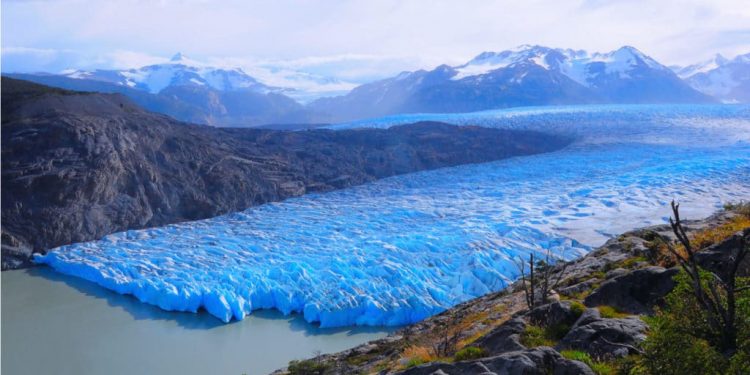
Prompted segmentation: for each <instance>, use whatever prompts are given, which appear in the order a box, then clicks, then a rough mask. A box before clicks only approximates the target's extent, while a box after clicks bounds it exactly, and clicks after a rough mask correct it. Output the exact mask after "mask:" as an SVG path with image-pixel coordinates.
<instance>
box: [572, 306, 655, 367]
mask: <svg viewBox="0 0 750 375" xmlns="http://www.w3.org/2000/svg"><path fill="white" fill-rule="evenodd" d="M584 317H585V318H586V319H587V320H588V323H586V324H577V325H576V326H575V328H573V329H571V330H570V332H568V334H567V335H565V337H564V338H563V339H562V340H561V341H560V343H559V344H558V349H561V350H564V349H575V350H582V351H586V352H588V353H589V354H591V355H592V356H594V357H596V358H606V357H624V356H626V355H628V354H635V353H631V349H629V348H628V346H636V345H638V344H639V343H640V342H642V341H643V340H645V339H646V335H645V332H646V329H647V328H648V326H647V325H646V323H644V322H643V321H642V320H641V319H639V318H638V317H628V318H622V319H592V317H591V316H590V315H584V316H582V318H584Z"/></svg>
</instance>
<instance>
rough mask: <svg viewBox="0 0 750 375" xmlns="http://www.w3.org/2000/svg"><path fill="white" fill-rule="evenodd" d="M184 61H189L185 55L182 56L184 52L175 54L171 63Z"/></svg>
mask: <svg viewBox="0 0 750 375" xmlns="http://www.w3.org/2000/svg"><path fill="white" fill-rule="evenodd" d="M183 60H187V58H186V57H185V55H183V54H182V52H177V53H175V54H174V56H172V58H171V59H169V61H172V62H178V61H183Z"/></svg>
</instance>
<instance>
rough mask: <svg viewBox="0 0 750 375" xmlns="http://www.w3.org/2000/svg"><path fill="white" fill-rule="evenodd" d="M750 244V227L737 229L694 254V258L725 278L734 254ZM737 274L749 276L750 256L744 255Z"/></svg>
mask: <svg viewBox="0 0 750 375" xmlns="http://www.w3.org/2000/svg"><path fill="white" fill-rule="evenodd" d="M747 244H750V228H745V230H742V231H738V232H737V233H735V234H733V235H731V236H729V238H727V239H725V240H724V241H721V242H719V243H717V244H714V245H711V246H709V247H708V248H706V249H705V250H702V251H700V252H698V253H697V254H695V259H696V261H697V262H698V264H700V265H701V266H702V267H704V268H706V269H707V270H709V271H712V272H714V273H716V274H717V275H719V276H720V277H722V278H726V276H727V271H729V269H730V265H731V264H732V263H733V262H734V256H735V254H737V251H738V250H739V249H740V248H741V247H742V246H747ZM737 276H742V277H747V276H750V256H746V257H745V258H744V259H743V260H742V262H741V263H740V266H739V268H738V269H737Z"/></svg>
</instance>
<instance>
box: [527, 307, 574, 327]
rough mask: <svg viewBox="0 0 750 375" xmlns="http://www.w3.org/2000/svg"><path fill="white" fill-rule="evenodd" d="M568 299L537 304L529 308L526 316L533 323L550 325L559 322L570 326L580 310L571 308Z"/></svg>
mask: <svg viewBox="0 0 750 375" xmlns="http://www.w3.org/2000/svg"><path fill="white" fill-rule="evenodd" d="M571 305H572V303H571V302H570V301H561V302H554V303H549V304H546V305H543V306H539V307H536V308H534V309H533V310H531V311H530V312H529V313H528V314H527V317H528V319H529V322H530V323H531V324H534V325H538V326H544V327H551V326H556V325H560V324H564V325H568V326H571V325H573V323H575V322H576V320H578V317H579V316H580V311H578V312H576V311H574V310H572V309H571Z"/></svg>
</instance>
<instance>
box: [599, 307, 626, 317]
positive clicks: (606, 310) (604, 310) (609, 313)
mask: <svg viewBox="0 0 750 375" xmlns="http://www.w3.org/2000/svg"><path fill="white" fill-rule="evenodd" d="M597 309H599V314H600V315H601V316H602V318H607V319H618V318H626V317H628V316H630V315H629V314H626V313H623V312H620V311H617V309H615V308H614V307H612V306H606V305H605V306H597Z"/></svg>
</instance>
